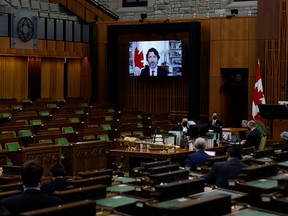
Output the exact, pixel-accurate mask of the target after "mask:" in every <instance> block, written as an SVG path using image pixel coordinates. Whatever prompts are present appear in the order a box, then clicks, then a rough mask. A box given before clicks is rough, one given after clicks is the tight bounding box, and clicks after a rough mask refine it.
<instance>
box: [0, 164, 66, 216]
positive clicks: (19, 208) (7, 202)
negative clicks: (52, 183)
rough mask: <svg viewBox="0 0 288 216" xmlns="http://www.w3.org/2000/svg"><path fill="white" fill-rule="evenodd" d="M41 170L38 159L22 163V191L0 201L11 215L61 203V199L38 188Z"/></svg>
mask: <svg viewBox="0 0 288 216" xmlns="http://www.w3.org/2000/svg"><path fill="white" fill-rule="evenodd" d="M43 171H44V169H43V167H42V166H41V165H40V164H39V163H38V161H35V160H31V161H27V162H25V163H24V165H23V166H22V168H21V179H22V182H23V185H24V192H23V193H22V194H20V195H16V196H12V197H8V198H5V199H2V200H1V201H0V204H1V205H3V206H4V207H5V208H7V209H8V210H9V211H10V212H11V215H19V214H20V213H21V212H26V211H32V210H36V209H41V208H46V207H50V206H58V205H61V204H62V200H61V199H59V198H57V197H55V196H52V195H48V194H45V193H43V192H42V191H41V190H40V184H41V181H42V179H43Z"/></svg>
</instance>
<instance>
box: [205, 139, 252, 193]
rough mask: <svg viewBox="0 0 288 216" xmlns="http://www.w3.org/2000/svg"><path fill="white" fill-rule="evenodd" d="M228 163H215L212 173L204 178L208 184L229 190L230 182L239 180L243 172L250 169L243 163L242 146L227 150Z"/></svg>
mask: <svg viewBox="0 0 288 216" xmlns="http://www.w3.org/2000/svg"><path fill="white" fill-rule="evenodd" d="M227 157H228V159H227V161H221V162H215V163H214V164H213V166H212V168H211V169H210V171H209V172H208V173H207V174H206V175H205V176H204V179H205V182H206V183H207V184H213V185H215V186H217V187H219V188H228V181H229V180H236V179H238V178H239V174H240V173H241V170H242V169H243V168H245V167H248V165H247V164H244V163H243V162H241V159H242V148H241V146H240V145H236V144H235V145H232V146H230V147H228V149H227Z"/></svg>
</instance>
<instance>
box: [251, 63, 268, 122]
mask: <svg viewBox="0 0 288 216" xmlns="http://www.w3.org/2000/svg"><path fill="white" fill-rule="evenodd" d="M265 103H266V102H265V97H264V92H263V85H262V79H261V71H260V61H259V59H258V64H257V70H256V82H255V86H254V98H253V103H252V116H253V118H254V119H255V120H258V121H262V118H261V115H260V113H259V107H258V105H259V104H265Z"/></svg>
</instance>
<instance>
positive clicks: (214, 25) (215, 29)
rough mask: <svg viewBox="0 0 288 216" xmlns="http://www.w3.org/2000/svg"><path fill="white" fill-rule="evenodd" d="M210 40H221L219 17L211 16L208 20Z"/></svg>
mask: <svg viewBox="0 0 288 216" xmlns="http://www.w3.org/2000/svg"><path fill="white" fill-rule="evenodd" d="M209 30H210V31H211V34H210V40H211V41H215V40H217V41H219V40H221V19H219V18H218V19H216V18H214V19H213V18H211V21H210V29H209Z"/></svg>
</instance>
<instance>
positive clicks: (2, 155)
mask: <svg viewBox="0 0 288 216" xmlns="http://www.w3.org/2000/svg"><path fill="white" fill-rule="evenodd" d="M7 159H8V151H7V150H1V151H0V166H3V165H6V164H7Z"/></svg>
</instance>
